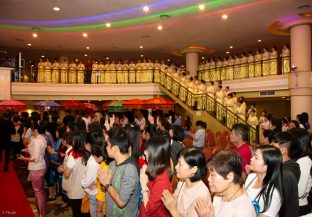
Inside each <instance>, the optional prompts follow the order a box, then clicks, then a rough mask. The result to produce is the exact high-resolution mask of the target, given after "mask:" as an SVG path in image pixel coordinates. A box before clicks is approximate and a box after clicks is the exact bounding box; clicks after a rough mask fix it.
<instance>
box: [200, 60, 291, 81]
mask: <svg viewBox="0 0 312 217" xmlns="http://www.w3.org/2000/svg"><path fill="white" fill-rule="evenodd" d="M290 70H291V68H290V57H280V58H274V59H268V60H261V61H253V62H249V63H242V64H233V65H227V66H222V67H214V68H208V69H201V70H199V73H198V78H199V79H202V80H204V81H206V82H207V81H219V80H222V81H226V80H236V79H244V78H255V77H263V76H270V75H281V74H288V73H290Z"/></svg>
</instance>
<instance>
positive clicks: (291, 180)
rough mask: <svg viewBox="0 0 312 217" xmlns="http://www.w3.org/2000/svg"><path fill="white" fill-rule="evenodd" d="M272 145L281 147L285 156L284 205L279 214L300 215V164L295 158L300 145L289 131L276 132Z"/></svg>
mask: <svg viewBox="0 0 312 217" xmlns="http://www.w3.org/2000/svg"><path fill="white" fill-rule="evenodd" d="M271 145H273V146H275V147H276V148H279V149H280V150H281V153H282V157H283V166H282V168H283V173H282V175H283V205H282V208H281V210H280V213H279V216H283V217H295V216H298V215H299V201H298V198H297V195H298V182H299V178H300V168H299V164H298V163H297V162H296V161H295V160H293V159H292V158H293V156H295V155H296V153H297V152H298V145H297V143H296V142H295V141H294V139H293V137H292V136H291V135H290V134H289V133H288V132H280V133H276V134H275V135H274V136H273V138H272V143H271Z"/></svg>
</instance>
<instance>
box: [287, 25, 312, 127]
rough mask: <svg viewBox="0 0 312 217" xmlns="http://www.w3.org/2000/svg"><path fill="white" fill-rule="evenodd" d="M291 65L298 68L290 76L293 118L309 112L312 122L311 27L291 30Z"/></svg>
mask: <svg viewBox="0 0 312 217" xmlns="http://www.w3.org/2000/svg"><path fill="white" fill-rule="evenodd" d="M290 43H291V64H292V65H295V66H296V67H297V68H296V69H295V70H293V71H292V73H290V74H289V75H288V86H289V91H290V100H291V118H292V119H295V118H296V115H297V114H300V113H302V112H307V113H308V114H309V117H310V122H311V120H312V83H311V77H312V76H311V74H312V73H311V25H309V24H303V25H296V26H293V27H291V28H290Z"/></svg>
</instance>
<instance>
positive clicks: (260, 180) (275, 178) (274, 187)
mask: <svg viewBox="0 0 312 217" xmlns="http://www.w3.org/2000/svg"><path fill="white" fill-rule="evenodd" d="M247 167H249V168H250V170H251V171H253V172H254V173H251V174H249V175H248V177H247V179H246V182H245V191H246V194H247V195H248V197H249V198H250V200H251V201H252V203H253V205H254V207H255V209H256V214H257V215H258V217H276V216H278V213H279V210H280V208H281V206H282V198H283V197H282V173H281V170H282V154H281V151H280V150H279V149H278V148H276V147H274V146H272V145H263V146H260V147H259V148H258V149H257V150H256V152H255V155H254V156H253V157H252V158H251V162H250V165H248V166H247Z"/></svg>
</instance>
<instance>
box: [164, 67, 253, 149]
mask: <svg viewBox="0 0 312 217" xmlns="http://www.w3.org/2000/svg"><path fill="white" fill-rule="evenodd" d="M159 76H160V79H159V80H160V81H159V85H160V89H161V90H162V91H163V92H165V93H166V94H167V95H168V96H169V97H171V98H172V99H173V100H175V102H176V103H178V104H179V105H180V106H181V107H182V108H184V109H185V110H186V111H187V112H189V113H190V114H192V115H193V117H194V116H195V114H194V113H196V112H198V111H200V112H201V117H203V116H208V118H209V119H210V120H212V121H215V122H218V123H219V124H221V125H222V126H223V127H224V128H225V129H228V130H231V129H232V126H233V125H234V124H236V123H243V124H245V125H247V126H248V127H249V142H250V144H254V143H255V141H256V138H257V130H256V128H254V127H252V126H251V125H249V124H248V123H247V121H246V120H243V119H241V118H240V117H238V116H237V115H236V114H235V113H233V112H232V111H230V110H229V109H227V108H226V107H225V106H224V105H222V104H221V103H219V102H217V101H216V100H215V99H214V98H213V97H211V96H209V95H208V94H206V93H204V94H198V93H194V92H192V91H190V90H189V89H187V88H185V87H184V86H182V85H181V84H180V83H179V82H178V81H177V80H175V79H174V78H172V77H170V76H168V75H167V74H166V73H165V72H163V71H161V72H160V75H159Z"/></svg>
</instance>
